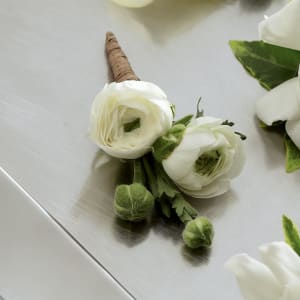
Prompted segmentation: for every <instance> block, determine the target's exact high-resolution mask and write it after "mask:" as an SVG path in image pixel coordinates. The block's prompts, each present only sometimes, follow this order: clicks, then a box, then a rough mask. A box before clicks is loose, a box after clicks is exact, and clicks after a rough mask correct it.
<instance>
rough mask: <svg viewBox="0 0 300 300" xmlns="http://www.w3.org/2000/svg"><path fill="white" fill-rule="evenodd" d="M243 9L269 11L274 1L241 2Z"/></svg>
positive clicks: (247, 0)
mask: <svg viewBox="0 0 300 300" xmlns="http://www.w3.org/2000/svg"><path fill="white" fill-rule="evenodd" d="M239 1H240V5H241V8H242V9H243V10H248V11H261V10H265V9H267V8H268V7H269V6H270V5H271V3H272V0H239Z"/></svg>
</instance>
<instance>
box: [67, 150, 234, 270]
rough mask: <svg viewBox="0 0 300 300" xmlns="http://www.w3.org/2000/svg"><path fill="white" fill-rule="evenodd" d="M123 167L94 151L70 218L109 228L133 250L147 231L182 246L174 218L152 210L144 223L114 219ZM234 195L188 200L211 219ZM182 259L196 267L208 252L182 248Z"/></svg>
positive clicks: (125, 179) (124, 179) (123, 179)
mask: <svg viewBox="0 0 300 300" xmlns="http://www.w3.org/2000/svg"><path fill="white" fill-rule="evenodd" d="M126 167H127V165H126V164H122V163H120V162H119V160H117V159H114V158H111V157H109V156H107V155H106V154H104V153H103V152H102V151H98V152H97V154H96V155H95V158H94V160H93V162H92V167H91V173H90V175H89V176H88V178H87V180H86V182H85V184H84V186H83V188H82V191H81V194H80V197H79V200H78V201H77V203H76V205H75V206H74V208H73V212H74V215H75V214H78V215H80V214H81V216H82V215H83V214H84V217H85V218H89V220H91V222H93V223H95V224H96V225H97V226H101V227H102V228H109V227H110V228H111V231H112V234H113V236H114V237H115V239H116V240H117V241H118V242H120V243H122V244H124V245H126V246H127V247H129V248H131V247H135V246H137V245H138V244H140V243H142V242H143V241H144V240H145V239H146V238H147V237H148V235H149V233H150V232H151V230H152V231H153V232H154V233H155V234H156V235H160V236H161V237H162V238H163V239H164V240H170V241H171V243H172V244H174V245H176V246H177V247H181V246H183V241H182V231H183V229H184V225H183V224H182V223H180V222H179V221H178V220H177V219H176V218H174V219H167V218H165V217H164V216H162V214H161V213H160V212H157V210H154V212H153V214H152V216H151V218H150V219H149V220H147V221H145V222H139V223H131V222H126V221H122V220H120V219H118V218H117V217H116V216H115V214H114V211H113V195H114V190H115V187H116V185H117V184H118V183H128V180H129V179H130V178H132V174H128V172H127V171H126V170H125V169H126ZM236 198H237V197H236V195H235V193H234V192H233V191H230V192H228V193H226V194H224V195H222V196H219V197H216V198H212V199H201V200H199V199H188V200H190V201H191V203H192V204H193V205H194V206H195V207H196V208H197V209H198V211H199V214H200V215H205V216H207V217H209V218H211V219H212V220H213V219H215V218H218V217H220V216H221V215H222V214H223V213H224V212H225V211H226V210H227V208H228V206H230V205H231V204H232V203H234V202H235V201H236ZM181 253H182V256H183V258H184V259H186V260H187V261H188V262H189V263H190V264H193V265H199V264H202V263H205V262H207V261H208V259H209V255H210V251H203V249H200V250H189V249H188V248H186V247H183V248H182V251H181Z"/></svg>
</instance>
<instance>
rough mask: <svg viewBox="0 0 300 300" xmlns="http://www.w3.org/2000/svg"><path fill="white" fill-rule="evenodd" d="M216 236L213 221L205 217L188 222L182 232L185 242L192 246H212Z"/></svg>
mask: <svg viewBox="0 0 300 300" xmlns="http://www.w3.org/2000/svg"><path fill="white" fill-rule="evenodd" d="M213 236H214V229H213V225H212V223H211V222H210V221H209V220H208V219H207V218H204V217H198V218H196V219H195V220H192V221H190V222H188V223H187V224H186V226H185V229H184V231H183V233H182V237H183V240H184V243H185V244H186V245H187V246H188V247H190V248H193V249H194V248H199V247H210V246H211V244H212V240H213Z"/></svg>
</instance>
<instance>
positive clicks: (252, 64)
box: [229, 41, 300, 90]
mask: <svg viewBox="0 0 300 300" xmlns="http://www.w3.org/2000/svg"><path fill="white" fill-rule="evenodd" d="M229 44H230V47H231V49H232V51H233V53H234V55H235V56H236V58H237V59H238V60H239V61H240V63H241V64H242V65H243V66H244V68H245V69H246V71H247V72H248V73H249V74H250V75H251V76H253V77H254V78H256V79H257V80H258V81H259V82H260V84H261V85H262V86H263V87H264V88H266V89H268V90H270V89H272V88H274V87H276V86H277V85H279V84H281V83H283V82H285V81H287V80H289V79H291V78H294V77H297V75H298V69H299V64H300V51H297V50H292V49H289V48H284V47H279V46H275V45H271V44H267V43H264V42H263V41H253V42H247V41H230V42H229Z"/></svg>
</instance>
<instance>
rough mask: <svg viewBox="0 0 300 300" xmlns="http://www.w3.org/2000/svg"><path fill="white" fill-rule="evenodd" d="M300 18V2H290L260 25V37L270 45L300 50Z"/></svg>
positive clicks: (296, 0) (297, 0)
mask: <svg viewBox="0 0 300 300" xmlns="http://www.w3.org/2000/svg"><path fill="white" fill-rule="evenodd" d="M299 18H300V0H293V1H290V2H289V3H288V4H287V5H286V6H285V7H284V8H283V9H281V10H280V11H279V12H277V13H276V14H274V15H272V16H270V17H269V18H267V19H265V20H264V21H262V22H261V23H260V24H259V36H260V38H261V39H262V40H264V41H265V42H268V43H270V44H274V45H278V46H282V47H287V48H292V49H296V50H300V38H299V37H300V26H299Z"/></svg>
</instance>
